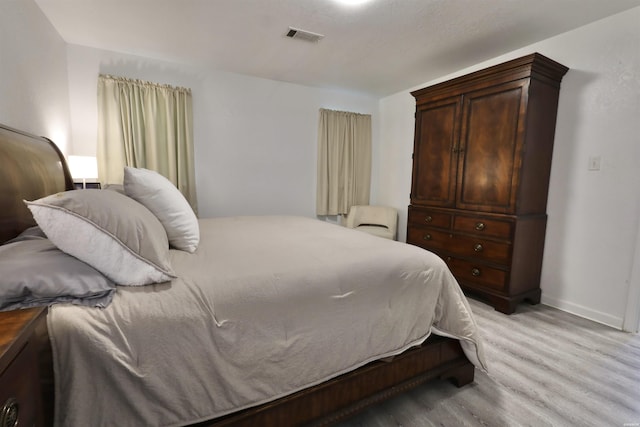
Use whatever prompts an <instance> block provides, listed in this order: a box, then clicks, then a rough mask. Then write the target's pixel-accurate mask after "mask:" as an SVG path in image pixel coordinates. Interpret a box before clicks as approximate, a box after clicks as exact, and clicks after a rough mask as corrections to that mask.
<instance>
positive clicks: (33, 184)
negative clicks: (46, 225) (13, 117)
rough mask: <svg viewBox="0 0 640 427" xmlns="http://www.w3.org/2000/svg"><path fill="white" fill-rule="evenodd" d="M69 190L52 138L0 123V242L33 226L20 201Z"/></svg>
mask: <svg viewBox="0 0 640 427" xmlns="http://www.w3.org/2000/svg"><path fill="white" fill-rule="evenodd" d="M71 189H73V180H72V179H71V174H70V173H69V168H68V167H67V163H66V162H65V160H64V156H63V155H62V153H61V152H60V150H59V149H58V147H57V146H56V145H55V144H54V143H53V142H51V140H49V139H47V138H44V137H41V136H36V135H32V134H29V133H27V132H22V131H19V130H17V129H12V128H10V127H8V126H4V125H1V124H0V243H3V242H5V241H7V240H9V239H12V238H13V237H15V236H17V235H18V234H20V233H21V232H22V231H24V230H25V229H27V228H29V227H31V226H32V225H35V221H34V220H33V216H32V215H31V212H30V211H29V209H27V207H26V205H25V204H24V203H23V200H35V199H39V198H40V197H44V196H48V195H49V194H54V193H58V192H60V191H65V190H71Z"/></svg>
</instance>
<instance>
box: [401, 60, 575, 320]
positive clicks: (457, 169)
mask: <svg viewBox="0 0 640 427" xmlns="http://www.w3.org/2000/svg"><path fill="white" fill-rule="evenodd" d="M567 70H568V68H567V67H565V66H563V65H561V64H559V63H557V62H555V61H552V60H551V59H549V58H546V57H544V56H542V55H540V54H538V53H534V54H532V55H528V56H525V57H522V58H519V59H515V60H512V61H509V62H506V63H504V64H501V65H497V66H494V67H490V68H487V69H485V70H481V71H477V72H474V73H472V74H469V75H466V76H463V77H458V78H455V79H453V80H450V81H447V82H444V83H440V84H436V85H434V86H429V87H426V88H424V89H420V90H417V91H414V92H412V93H411V94H412V95H413V96H414V97H415V99H416V115H415V141H414V152H413V175H412V185H411V205H410V206H409V218H408V225H407V242H408V243H411V244H414V245H417V246H420V247H423V248H425V249H428V250H430V251H432V252H435V253H436V254H438V255H440V256H441V257H442V258H443V259H444V260H445V261H446V262H447V264H448V265H449V268H450V269H451V271H452V272H453V274H454V275H455V276H456V278H457V279H458V282H459V283H460V285H461V286H462V288H463V290H464V291H465V293H467V294H471V295H475V296H477V297H480V298H481V299H484V300H485V301H487V302H488V303H490V304H491V305H492V306H493V307H494V308H495V309H496V310H499V311H501V312H503V313H507V314H510V313H513V312H514V311H515V308H516V305H517V304H518V303H519V302H521V301H523V300H525V299H526V300H528V301H529V302H531V303H534V304H536V303H538V302H540V272H541V269H542V254H543V250H544V238H545V229H546V223H547V214H546V207H547V193H548V189H549V175H550V171H551V157H552V153H553V139H554V133H555V125H556V114H557V109H558V95H559V92H560V82H561V80H562V77H563V76H564V74H565V73H566V72H567Z"/></svg>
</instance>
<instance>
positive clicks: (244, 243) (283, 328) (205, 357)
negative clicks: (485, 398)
mask: <svg viewBox="0 0 640 427" xmlns="http://www.w3.org/2000/svg"><path fill="white" fill-rule="evenodd" d="M200 230H201V243H200V247H199V249H198V250H197V251H196V252H195V253H194V254H189V253H186V252H181V251H173V250H172V251H171V262H172V265H173V268H174V270H175V271H176V273H177V274H178V279H175V280H173V281H172V282H167V283H164V284H159V285H153V286H146V287H137V288H125V287H119V288H118V291H117V293H116V295H115V296H114V298H113V303H112V304H111V305H110V306H109V307H107V308H106V309H102V310H101V309H92V308H87V307H79V306H70V305H57V306H54V307H52V309H51V312H50V314H49V317H48V324H49V329H50V335H51V337H52V346H53V351H54V367H55V374H56V393H57V397H58V398H57V401H56V414H57V415H56V417H57V419H56V425H58V426H87V425H92V426H97V425H105V426H107V425H118V426H140V425H183V424H187V423H194V422H198V421H201V420H205V419H209V418H212V417H215V416H222V415H225V414H227V413H230V412H233V411H236V410H238V409H242V408H247V407H250V406H254V405H257V404H261V403H264V402H268V401H270V400H274V399H276V398H279V397H282V396H285V395H287V394H290V393H293V392H295V391H297V390H300V389H303V388H306V387H309V386H311V385H314V384H318V383H320V382H323V381H326V380H328V379H330V378H332V377H335V376H337V375H340V374H342V373H345V372H348V371H350V370H353V369H355V368H357V367H359V366H362V365H364V364H366V363H368V362H370V361H372V360H375V359H380V358H383V357H387V356H391V355H395V354H399V353H401V352H403V351H404V350H406V349H408V348H409V347H411V346H414V345H416V344H419V343H421V342H422V341H424V340H425V339H426V338H427V337H428V336H429V335H430V334H431V333H436V334H442V335H447V336H452V337H456V338H459V339H460V340H461V342H462V345H463V349H464V350H465V353H466V354H467V356H468V358H469V359H470V360H471V361H472V362H473V363H475V364H476V365H477V366H479V367H481V368H482V367H484V359H483V355H482V346H481V342H480V338H479V336H478V331H477V328H476V324H475V322H474V319H473V317H472V314H471V310H470V308H469V306H468V304H467V301H466V299H465V297H464V296H463V294H462V292H461V291H460V288H459V286H458V284H457V283H456V281H455V279H454V278H453V276H452V275H451V273H450V272H449V270H448V268H447V267H446V265H445V264H444V262H443V261H442V260H440V259H439V258H438V257H437V256H435V255H433V254H432V253H430V252H427V251H425V250H422V249H419V248H417V247H414V246H410V245H406V244H403V243H399V242H392V241H389V240H385V239H381V238H378V237H375V236H370V235H367V234H364V233H361V232H358V231H355V230H349V229H345V228H343V227H339V226H336V225H331V224H327V223H324V222H321V221H318V220H313V219H308V218H298V217H232V218H219V219H207V220H201V221H200Z"/></svg>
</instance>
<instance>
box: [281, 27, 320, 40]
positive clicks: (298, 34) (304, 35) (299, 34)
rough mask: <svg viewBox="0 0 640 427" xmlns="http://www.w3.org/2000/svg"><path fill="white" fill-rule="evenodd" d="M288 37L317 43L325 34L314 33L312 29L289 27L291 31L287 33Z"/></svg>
mask: <svg viewBox="0 0 640 427" xmlns="http://www.w3.org/2000/svg"><path fill="white" fill-rule="evenodd" d="M287 37H291V38H292V39H300V40H305V41H308V42H314V43H317V42H318V41H320V39H321V38H323V37H324V36H323V35H322V34H317V33H312V32H311V31H305V30H301V29H299V28H293V27H289V32H288V33H287Z"/></svg>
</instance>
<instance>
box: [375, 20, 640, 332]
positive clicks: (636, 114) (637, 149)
mask: <svg viewBox="0 0 640 427" xmlns="http://www.w3.org/2000/svg"><path fill="white" fill-rule="evenodd" d="M639 22H640V8H635V9H632V10H630V11H627V12H624V13H621V14H618V15H614V16H612V17H609V18H606V19H603V20H601V21H598V22H595V23H592V24H590V25H587V26H584V27H582V28H579V29H576V30H573V31H571V32H568V33H565V34H562V35H559V36H556V37H553V38H551V39H548V40H545V41H542V42H539V43H536V44H533V45H531V46H527V47H525V48H523V49H520V50H517V51H514V52H511V53H509V54H507V55H503V56H500V57H498V58H494V59H492V60H490V61H486V62H484V63H481V64H477V65H476V66H474V67H470V68H468V69H465V70H460V71H459V72H457V73H455V74H452V75H449V76H443V77H442V78H441V79H438V80H437V81H431V82H427V83H425V84H423V85H420V86H419V87H424V86H428V85H431V84H434V83H437V82H440V81H444V80H448V79H450V78H453V77H456V76H459V75H463V74H467V73H469V72H471V71H475V70H478V69H481V68H485V67H487V66H490V65H495V64H499V63H501V62H504V61H507V60H509V59H513V58H517V57H520V56H523V55H526V54H529V53H533V52H540V53H541V54H543V55H545V56H548V57H550V58H552V59H554V60H556V61H558V62H560V63H562V64H564V65H566V66H568V67H569V68H570V71H569V72H568V73H567V75H566V76H565V78H564V80H563V82H562V89H561V91H560V104H559V112H558V123H557V126H556V138H555V148H554V158H553V165H552V171H551V189H550V192H549V203H548V209H547V212H548V214H549V220H548V225H547V236H546V247H545V257H544V262H543V271H542V284H541V287H542V301H543V302H544V303H546V304H549V305H552V306H556V307H559V308H562V309H564V310H567V311H570V312H573V313H576V314H579V315H582V316H584V317H588V318H591V319H594V320H597V321H599V322H602V323H606V324H609V325H612V326H615V327H618V328H620V327H622V324H623V318H624V315H625V307H626V299H627V295H628V292H629V289H630V286H631V283H636V284H637V283H638V281H637V280H635V281H633V282H632V280H631V274H632V273H631V272H632V267H633V261H634V255H633V254H634V253H636V254H637V253H640V251H635V249H636V248H635V246H636V244H637V243H636V235H637V231H638V227H639V223H638V218H640V191H638V189H639V188H640V167H639V166H638V162H640V140H639V139H640V31H638V23H639ZM417 88H418V87H416V88H412V89H410V90H413V89H417ZM410 90H407V91H403V92H401V93H398V94H395V95H392V96H389V97H386V98H384V99H382V100H380V137H379V139H378V140H379V143H380V147H378V150H379V152H380V158H381V159H384V161H383V162H382V163H381V164H380V171H379V176H380V177H389V178H390V179H385V180H382V181H381V182H380V187H379V189H378V193H377V200H378V201H379V202H381V203H387V204H389V205H392V206H395V207H397V208H399V209H401V210H402V215H401V221H400V227H401V228H400V233H399V234H400V236H401V237H402V236H403V233H406V205H408V203H409V190H410V188H411V159H410V156H411V152H412V151H413V114H414V111H415V102H414V99H413V97H412V96H411V95H410V93H409V92H410ZM592 155H599V156H601V157H602V169H601V170H600V171H597V172H594V171H588V170H587V163H588V159H589V156H592ZM636 256H637V255H636ZM635 286H637V285H635ZM637 309H638V307H637V306H636V310H637Z"/></svg>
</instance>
